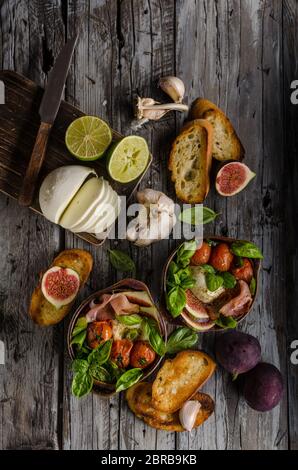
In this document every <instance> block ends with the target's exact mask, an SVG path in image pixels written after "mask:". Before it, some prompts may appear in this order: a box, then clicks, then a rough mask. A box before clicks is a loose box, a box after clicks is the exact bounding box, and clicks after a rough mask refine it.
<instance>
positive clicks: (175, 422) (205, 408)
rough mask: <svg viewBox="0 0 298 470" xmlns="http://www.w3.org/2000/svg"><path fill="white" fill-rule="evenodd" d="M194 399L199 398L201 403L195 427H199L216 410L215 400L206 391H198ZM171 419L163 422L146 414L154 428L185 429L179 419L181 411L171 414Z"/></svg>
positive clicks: (172, 430)
mask: <svg viewBox="0 0 298 470" xmlns="http://www.w3.org/2000/svg"><path fill="white" fill-rule="evenodd" d="M192 400H197V401H199V402H200V404H201V408H200V410H199V412H198V414H197V418H196V422H195V425H194V428H198V427H199V426H201V424H203V423H204V421H206V420H207V419H208V418H209V417H210V416H211V415H212V413H213V411H214V401H213V400H212V398H211V397H210V396H209V395H206V394H205V393H196V394H195V395H194V396H193V397H192ZM170 416H171V421H169V422H163V421H160V420H158V419H156V418H149V417H147V416H144V418H143V419H144V421H145V423H147V424H149V426H151V427H152V428H155V429H160V430H162V431H168V432H183V431H185V429H184V428H183V427H182V425H181V423H180V419H179V411H176V413H174V414H172V415H170Z"/></svg>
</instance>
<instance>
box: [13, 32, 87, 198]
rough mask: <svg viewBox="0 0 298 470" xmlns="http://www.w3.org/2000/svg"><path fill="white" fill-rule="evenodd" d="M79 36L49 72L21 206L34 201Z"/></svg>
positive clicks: (70, 42) (21, 194)
mask: <svg viewBox="0 0 298 470" xmlns="http://www.w3.org/2000/svg"><path fill="white" fill-rule="evenodd" d="M78 36H79V35H78V34H77V35H76V36H74V37H73V38H72V39H70V40H69V41H67V43H66V44H65V46H63V48H62V49H61V51H60V53H59V55H58V57H57V60H56V62H55V64H54V66H53V68H52V70H51V72H50V74H49V80H48V83H47V86H46V89H45V92H44V94H43V97H42V100H41V104H40V108H39V115H40V118H41V124H40V127H39V130H38V134H37V137H36V141H35V145H34V148H33V151H32V154H31V158H30V161H29V164H28V167H27V170H26V173H25V177H24V180H23V184H22V187H21V190H20V194H19V198H18V201H19V204H20V205H21V206H29V205H30V204H31V203H32V200H33V196H34V191H35V186H36V181H37V178H38V175H39V172H40V170H41V167H42V164H43V161H44V158H45V153H46V148H47V143H48V139H49V135H50V132H51V128H52V126H53V124H54V121H55V118H56V116H57V113H58V110H59V107H60V103H61V99H62V94H63V90H64V85H65V82H66V78H67V75H68V71H69V67H70V63H71V59H72V55H73V52H74V49H75V47H76V43H77V40H78Z"/></svg>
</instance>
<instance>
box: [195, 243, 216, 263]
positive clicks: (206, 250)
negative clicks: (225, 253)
mask: <svg viewBox="0 0 298 470" xmlns="http://www.w3.org/2000/svg"><path fill="white" fill-rule="evenodd" d="M210 255H211V246H209V245H208V243H206V242H203V243H202V245H201V246H200V248H198V249H197V251H196V252H195V254H194V255H193V257H192V258H191V260H190V264H191V265H193V266H198V265H200V264H207V263H208V261H209V258H210Z"/></svg>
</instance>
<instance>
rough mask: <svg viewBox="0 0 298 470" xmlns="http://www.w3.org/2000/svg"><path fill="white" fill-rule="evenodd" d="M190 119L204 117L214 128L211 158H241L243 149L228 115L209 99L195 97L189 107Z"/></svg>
mask: <svg viewBox="0 0 298 470" xmlns="http://www.w3.org/2000/svg"><path fill="white" fill-rule="evenodd" d="M190 117H191V119H206V120H207V121H208V122H209V123H210V124H211V125H212V127H213V129H214V135H213V148H212V155H213V158H215V159H216V160H219V161H227V160H242V159H243V158H244V155H245V150H244V148H243V146H242V144H241V141H240V139H239V137H238V136H237V134H236V131H235V129H234V127H233V126H232V124H231V122H230V120H229V119H228V117H227V116H226V115H225V114H224V112H223V111H222V110H221V109H219V108H218V107H217V106H216V105H215V104H213V103H212V102H211V101H208V100H204V99H202V98H197V99H196V100H195V101H194V102H193V104H192V107H191V111H190Z"/></svg>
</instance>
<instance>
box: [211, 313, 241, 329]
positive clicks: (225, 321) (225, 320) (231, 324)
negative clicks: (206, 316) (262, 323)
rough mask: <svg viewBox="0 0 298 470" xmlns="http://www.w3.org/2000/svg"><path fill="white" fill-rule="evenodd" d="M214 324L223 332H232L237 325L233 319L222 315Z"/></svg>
mask: <svg viewBox="0 0 298 470" xmlns="http://www.w3.org/2000/svg"><path fill="white" fill-rule="evenodd" d="M214 323H215V324H216V325H217V326H220V328H223V329H224V330H234V329H235V328H236V327H237V324H238V323H237V321H236V320H235V319H234V318H233V317H225V316H223V315H220V317H219V318H217V320H215V321H214Z"/></svg>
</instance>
